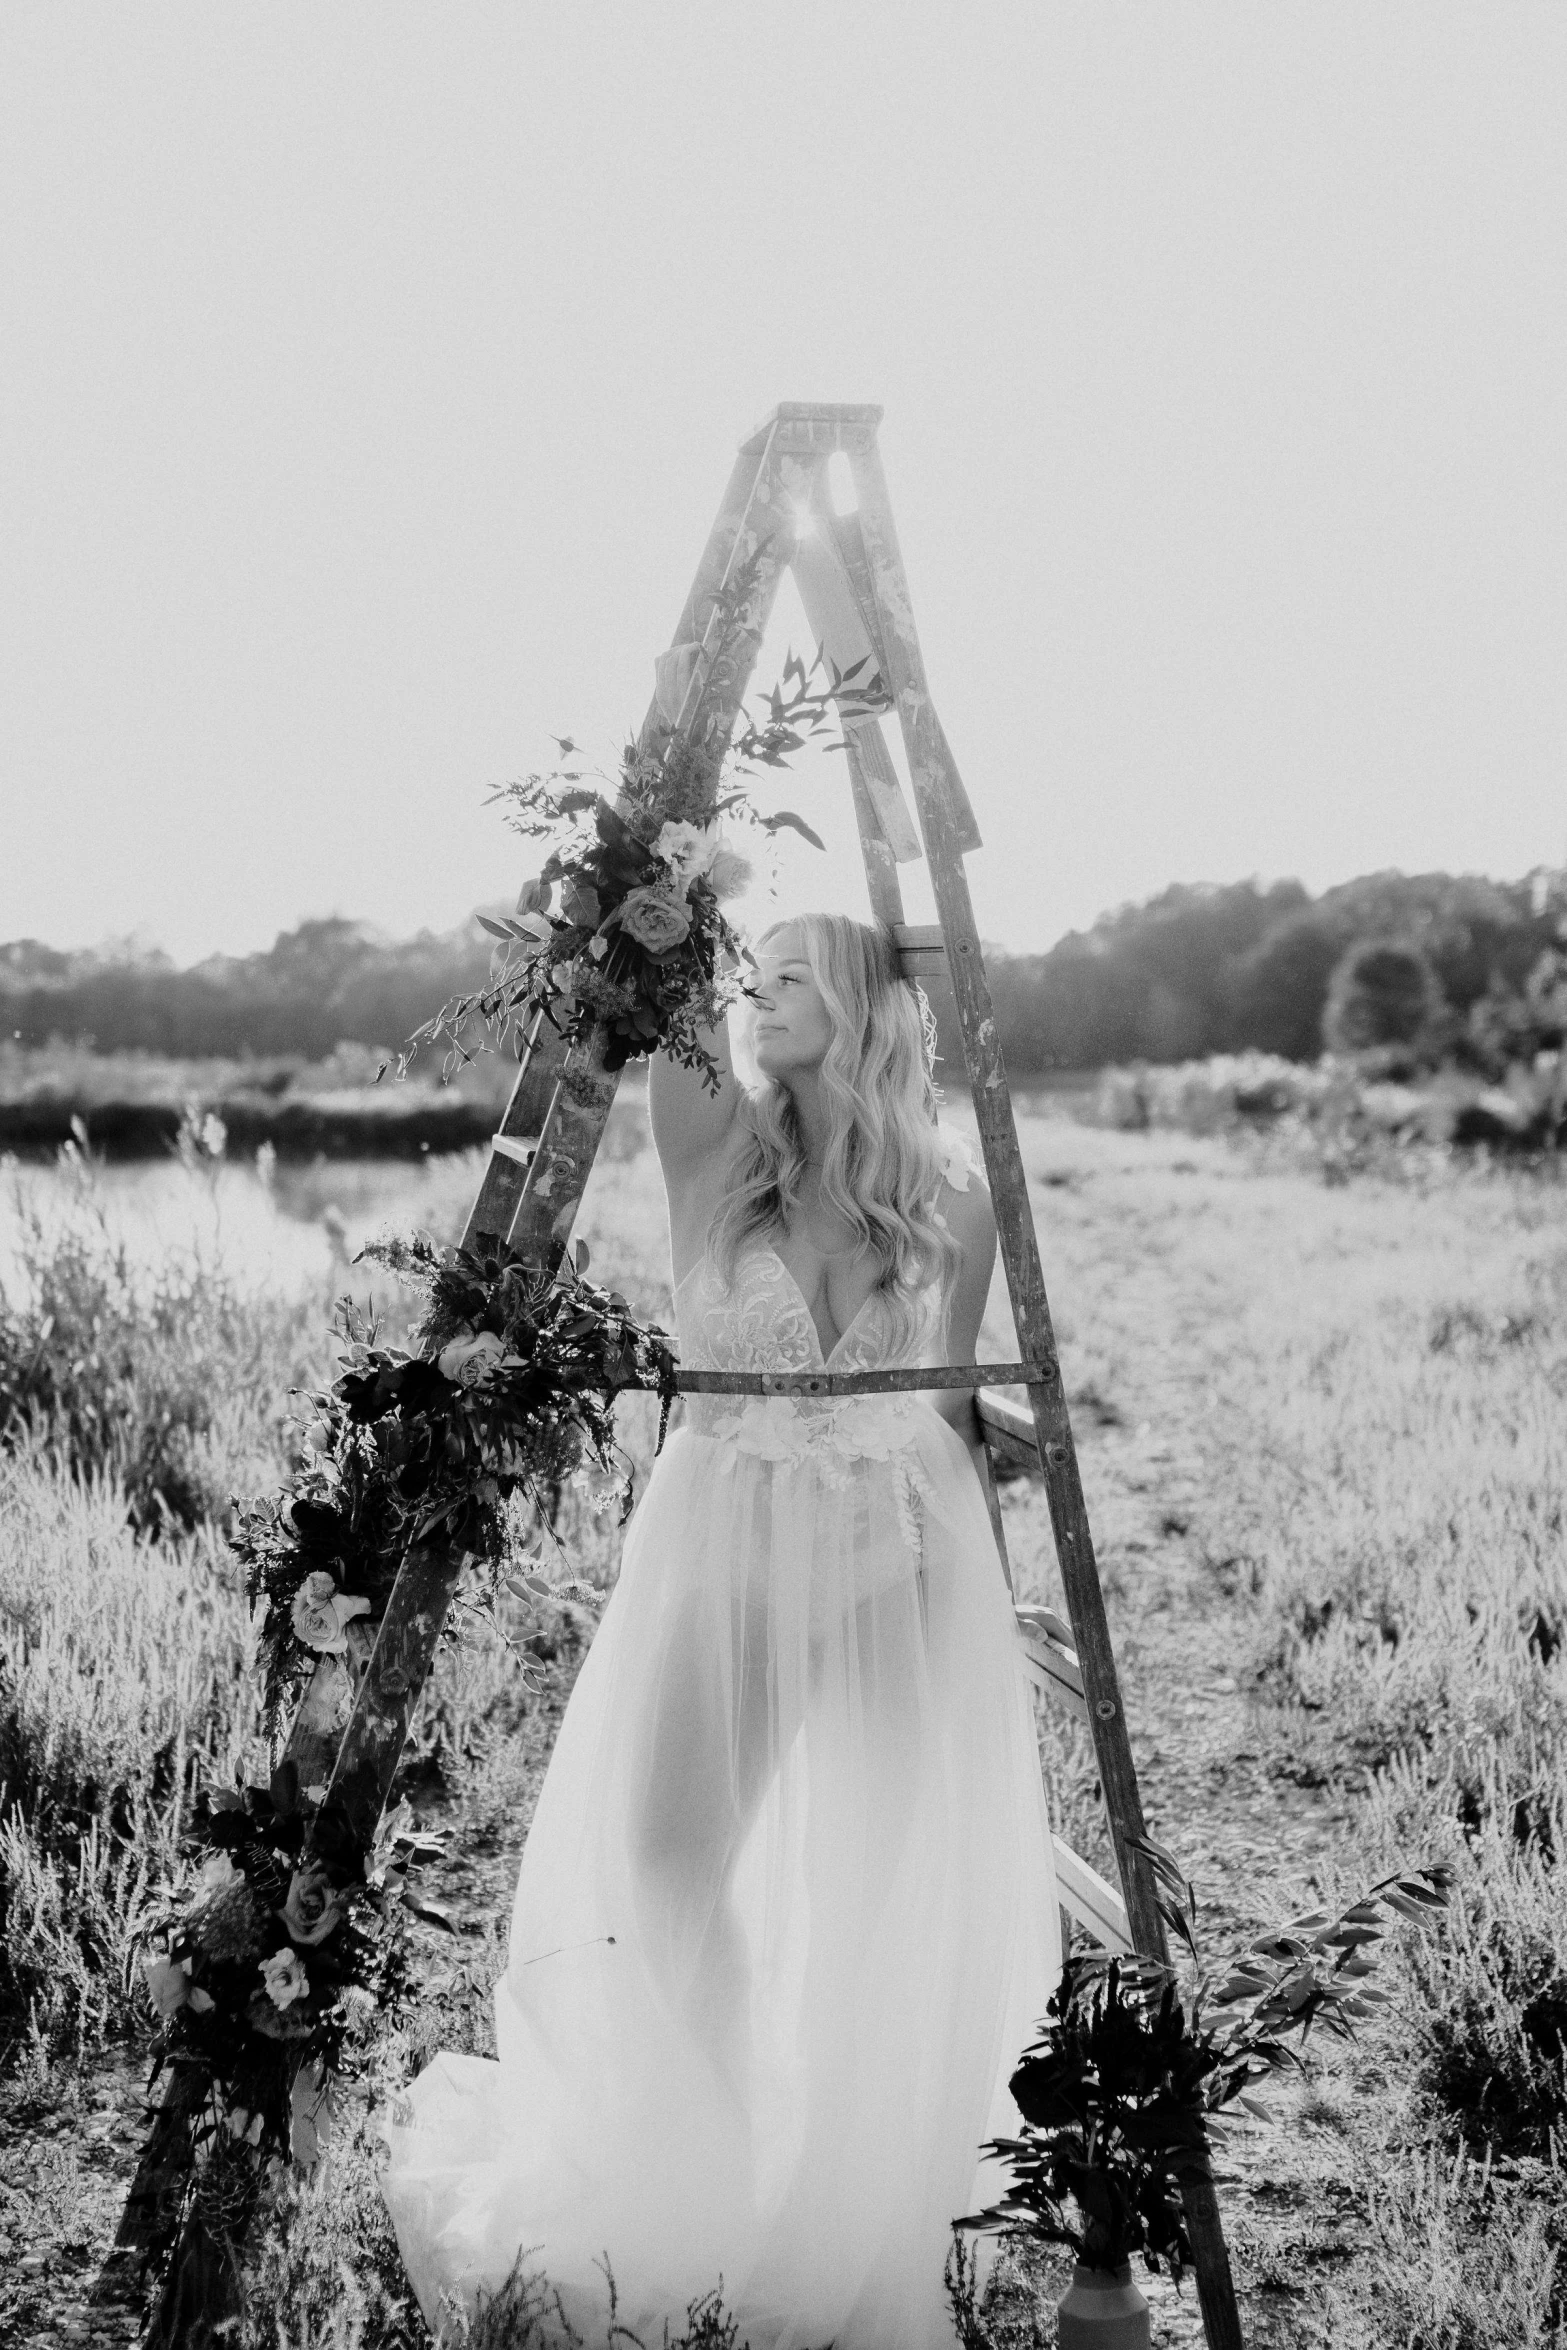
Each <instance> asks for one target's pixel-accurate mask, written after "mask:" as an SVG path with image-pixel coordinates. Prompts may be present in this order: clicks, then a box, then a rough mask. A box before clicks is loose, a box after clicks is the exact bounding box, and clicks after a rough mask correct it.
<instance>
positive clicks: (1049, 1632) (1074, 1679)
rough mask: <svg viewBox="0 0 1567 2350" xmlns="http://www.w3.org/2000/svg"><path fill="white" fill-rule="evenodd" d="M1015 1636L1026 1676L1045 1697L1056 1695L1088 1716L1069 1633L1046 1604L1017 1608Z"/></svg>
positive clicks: (1075, 1654) (1079, 1669)
mask: <svg viewBox="0 0 1567 2350" xmlns="http://www.w3.org/2000/svg"><path fill="white" fill-rule="evenodd" d="M1017 1629H1018V1638H1019V1639H1020V1640H1021V1641H1022V1643H1023V1661H1024V1663H1025V1664H1026V1666H1027V1667H1028V1677H1029V1679H1030V1680H1031V1681H1032V1682H1033V1683H1034V1685H1035V1687H1036V1688H1038V1689H1042V1690H1043V1691H1044V1693H1045V1695H1046V1696H1047V1697H1054V1698H1058V1699H1059V1700H1060V1701H1061V1702H1062V1703H1063V1704H1064V1705H1066V1706H1067V1707H1069V1708H1070V1710H1071V1711H1072V1712H1073V1713H1075V1714H1080V1715H1081V1716H1082V1718H1083V1720H1084V1721H1085V1722H1086V1721H1087V1719H1088V1700H1087V1699H1086V1698H1085V1696H1084V1695H1083V1672H1082V1667H1081V1666H1080V1665H1079V1663H1078V1661H1077V1651H1076V1649H1075V1648H1074V1647H1073V1646H1072V1637H1071V1634H1070V1633H1069V1632H1068V1631H1067V1628H1066V1626H1065V1625H1064V1624H1063V1623H1062V1622H1061V1619H1060V1617H1059V1616H1054V1615H1052V1614H1051V1611H1050V1610H1049V1609H1048V1608H1029V1607H1021V1608H1019V1609H1018V1611H1017Z"/></svg>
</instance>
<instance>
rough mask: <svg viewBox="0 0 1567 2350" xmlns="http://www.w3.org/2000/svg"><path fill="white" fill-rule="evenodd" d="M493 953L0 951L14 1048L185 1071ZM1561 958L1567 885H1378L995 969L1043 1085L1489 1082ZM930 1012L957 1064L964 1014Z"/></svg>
mask: <svg viewBox="0 0 1567 2350" xmlns="http://www.w3.org/2000/svg"><path fill="white" fill-rule="evenodd" d="M493 945H494V942H493V940H492V939H491V938H490V937H489V936H488V935H487V934H486V933H485V932H484V931H483V930H482V929H481V928H480V927H479V925H478V923H477V922H471V923H468V924H465V925H464V926H463V927H462V928H460V929H458V930H455V931H451V932H447V933H445V934H439V935H438V934H436V933H433V932H429V931H425V932H421V933H420V935H419V936H418V937H417V938H414V939H410V940H403V941H399V942H389V941H386V940H384V939H382V938H380V937H379V936H378V935H377V933H375V932H374V931H373V930H372V929H371V928H370V927H369V926H368V925H366V924H364V923H359V922H352V921H347V920H344V919H342V918H340V917H333V918H330V919H325V920H317V921H309V922H303V923H301V924H300V925H299V926H298V928H297V929H295V930H291V931H286V932H284V933H282V934H281V935H280V936H279V937H278V939H277V940H276V942H275V943H274V944H273V945H272V946H271V947H270V948H268V949H267V950H266V951H265V952H264V953H259V954H253V955H245V956H214V957H212V958H211V959H210V960H208V961H207V962H204V963H200V964H197V965H195V966H193V967H192V968H190V969H187V970H179V969H176V968H175V966H174V965H173V963H172V962H171V961H170V960H169V958H168V957H167V956H163V955H159V954H136V955H126V954H123V953H122V954H116V953H114V952H113V951H97V952H94V951H78V952H67V951H63V950H59V949H54V948H50V947H47V946H44V945H42V944H40V943H39V942H38V941H36V940H31V939H24V940H17V941H13V942H12V943H11V944H10V945H3V946H0V1036H9V1037H11V1038H13V1039H14V1040H15V1041H17V1042H18V1043H21V1044H27V1045H44V1044H47V1043H48V1042H49V1041H50V1039H51V1038H59V1039H62V1040H64V1041H68V1042H71V1043H78V1044H81V1043H90V1044H91V1045H92V1047H93V1048H94V1049H95V1050H96V1051H98V1052H102V1053H112V1052H123V1051H140V1052H146V1053H157V1054H166V1055H169V1056H172V1057H176V1058H181V1059H198V1058H205V1057H208V1056H221V1057H224V1058H234V1057H240V1056H243V1055H245V1054H255V1055H257V1056H266V1055H279V1054H288V1055H297V1056H299V1057H300V1058H301V1059H305V1060H319V1059H322V1058H324V1057H325V1056H326V1055H327V1054H329V1053H330V1052H331V1051H332V1050H333V1049H334V1047H335V1046H337V1045H339V1044H341V1043H345V1042H356V1043H360V1044H365V1045H371V1046H378V1047H382V1048H396V1047H397V1046H399V1045H400V1044H401V1043H402V1042H403V1040H404V1039H405V1038H406V1037H408V1036H409V1035H411V1033H412V1032H413V1030H414V1029H415V1028H417V1027H418V1026H419V1025H420V1024H421V1023H422V1022H423V1021H425V1020H427V1019H428V1018H429V1017H430V1015H431V1013H432V1012H433V1011H434V1010H435V1009H436V1008H437V1006H438V1005H439V1004H440V1003H442V1002H443V1001H445V1000H446V998H448V997H449V996H452V995H456V994H458V993H461V992H464V991H467V990H472V989H474V988H476V987H479V986H482V985H483V983H484V981H485V980H486V978H487V977H488V975H489V971H490V958H491V954H492V951H493ZM1564 948H1567V873H1562V872H1551V871H1546V870H1544V869H1541V870H1538V871H1536V872H1534V873H1531V874H1527V875H1525V876H1524V877H1523V878H1522V879H1521V880H1518V881H1489V880H1485V879H1482V878H1480V877H1477V876H1469V875H1463V876H1454V875H1451V874H1445V873H1428V874H1415V875H1406V874H1401V873H1376V874H1369V875H1366V876H1364V877H1362V878H1361V879H1359V880H1355V881H1349V882H1345V883H1343V884H1342V885H1341V886H1340V887H1338V888H1336V889H1330V890H1327V891H1325V892H1324V893H1323V894H1322V895H1321V896H1320V897H1317V898H1313V897H1312V896H1311V895H1310V893H1309V892H1308V891H1307V890H1305V889H1304V888H1303V887H1302V886H1301V884H1300V883H1299V882H1296V881H1280V882H1275V883H1273V884H1271V885H1270V886H1269V887H1267V888H1264V887H1263V886H1262V885H1261V884H1260V883H1258V882H1256V881H1244V882H1235V883H1230V884H1217V883H1177V884H1174V885H1172V886H1171V887H1170V888H1169V889H1166V890H1164V891H1162V892H1161V893H1160V894H1159V896H1157V897H1155V898H1152V899H1150V900H1148V901H1147V902H1146V903H1145V904H1142V905H1135V906H1122V907H1118V908H1116V909H1115V910H1114V911H1113V912H1111V913H1107V914H1104V915H1102V916H1101V917H1100V919H1099V920H1098V921H1097V922H1096V923H1094V925H1093V927H1092V928H1091V929H1089V930H1086V931H1074V932H1072V933H1071V934H1070V935H1069V936H1067V937H1066V938H1063V939H1061V940H1060V941H1059V942H1058V943H1057V944H1056V945H1055V946H1053V947H1052V948H1051V949H1050V950H1049V952H1048V953H1045V954H1033V955H1029V954H1022V955H1020V954H1008V953H1003V952H1000V951H995V950H992V951H990V952H988V954H987V962H988V967H989V971H990V979H991V986H992V990H993V992H994V995H995V1001H996V1013H997V1023H998V1027H999V1031H1000V1035H1001V1042H1002V1048H1003V1051H1004V1053H1005V1055H1006V1059H1007V1065H1008V1067H1009V1069H1010V1070H1011V1071H1013V1073H1014V1074H1016V1075H1018V1076H1020V1077H1039V1076H1043V1075H1045V1074H1047V1073H1048V1072H1050V1071H1053V1070H1074V1069H1095V1068H1102V1067H1105V1066H1106V1065H1108V1064H1111V1063H1126V1062H1133V1061H1150V1062H1169V1061H1184V1060H1194V1059H1200V1058H1204V1057H1206V1056H1207V1055H1209V1054H1212V1053H1228V1052H1239V1051H1245V1050H1248V1049H1255V1050H1258V1051H1262V1052H1269V1053H1279V1054H1282V1055H1283V1056H1285V1057H1286V1058H1288V1059H1291V1060H1300V1061H1309V1060H1314V1059H1315V1058H1316V1057H1317V1055H1318V1054H1319V1053H1320V1052H1321V1051H1322V1050H1323V1047H1324V1044H1325V1043H1327V1044H1331V1045H1335V1046H1336V1047H1337V1048H1338V1049H1346V1050H1353V1049H1365V1048H1372V1049H1387V1050H1390V1051H1392V1052H1394V1053H1395V1054H1397V1053H1402V1054H1403V1056H1404V1058H1405V1059H1406V1060H1407V1059H1413V1060H1415V1061H1417V1062H1418V1061H1421V1060H1424V1061H1426V1062H1434V1061H1435V1060H1438V1059H1440V1058H1443V1057H1449V1056H1451V1057H1456V1058H1458V1059H1460V1060H1463V1059H1467V1060H1469V1061H1470V1062H1472V1063H1473V1064H1474V1065H1477V1066H1490V1065H1492V1064H1493V1063H1495V1062H1496V1061H1497V1060H1498V1059H1501V1060H1503V1061H1505V1060H1506V1059H1508V1058H1510V1057H1516V1056H1517V1055H1518V1054H1519V1053H1522V1052H1526V1051H1527V1050H1529V1049H1531V1048H1538V1047H1539V1045H1541V1044H1542V1043H1543V1044H1544V1045H1546V1046H1549V1045H1550V1044H1551V1043H1552V1042H1553V1035H1552V1023H1553V1022H1554V1021H1556V1020H1557V1018H1558V1014H1559V1012H1560V1008H1561V1004H1562V1002H1563V1001H1567V955H1564V952H1563V950H1564ZM942 992H944V991H942ZM937 1013H938V1020H939V1022H940V1025H941V1028H942V1032H943V1033H942V1041H943V1052H944V1056H945V1058H946V1061H947V1064H948V1067H949V1068H953V1069H955V1068H957V1067H960V1066H961V1051H960V1048H959V1045H958V1040H957V1037H956V1034H955V1031H954V1028H953V1024H952V1021H951V1017H950V1007H946V1008H945V1009H944V1008H943V1006H942V1005H941V1004H940V1002H939V1001H938V1003H937ZM1325 1023H1326V1030H1327V1031H1331V1033H1327V1032H1326V1031H1325ZM1554 1041H1556V1042H1558V1043H1559V1042H1560V1038H1559V1037H1556V1038H1555V1039H1554Z"/></svg>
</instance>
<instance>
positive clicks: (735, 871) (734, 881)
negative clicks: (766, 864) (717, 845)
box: [707, 848, 753, 904]
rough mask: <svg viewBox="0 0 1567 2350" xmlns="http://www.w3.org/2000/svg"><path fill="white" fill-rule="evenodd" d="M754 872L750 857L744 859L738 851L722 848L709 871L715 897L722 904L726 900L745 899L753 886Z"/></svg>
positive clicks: (709, 879)
mask: <svg viewBox="0 0 1567 2350" xmlns="http://www.w3.org/2000/svg"><path fill="white" fill-rule="evenodd" d="M752 871H753V869H752V865H751V860H750V858H749V857H742V856H741V854H740V852H739V850H738V849H731V848H721V849H720V850H719V851H718V854H717V855H716V856H715V857H714V859H713V862H712V863H711V865H709V867H708V869H707V878H708V883H709V885H710V887H711V889H712V892H713V895H714V897H715V898H717V899H718V901H719V903H720V904H722V903H723V901H724V900H725V899H726V898H740V897H744V895H745V893H746V891H747V890H748V889H749V888H750V886H751V881H752Z"/></svg>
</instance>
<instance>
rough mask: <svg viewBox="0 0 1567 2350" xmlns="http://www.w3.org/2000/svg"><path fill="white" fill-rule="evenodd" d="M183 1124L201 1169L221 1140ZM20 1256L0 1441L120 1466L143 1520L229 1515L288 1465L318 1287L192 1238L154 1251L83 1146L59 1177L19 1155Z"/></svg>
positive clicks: (83, 1462)
mask: <svg viewBox="0 0 1567 2350" xmlns="http://www.w3.org/2000/svg"><path fill="white" fill-rule="evenodd" d="M200 1137H201V1130H200V1129H192V1130H190V1131H188V1132H186V1133H185V1134H184V1135H183V1136H182V1144H183V1148H184V1156H185V1161H186V1171H187V1174H188V1175H189V1178H190V1180H191V1181H192V1183H195V1184H199V1183H200V1182H201V1180H202V1178H203V1170H204V1169H205V1170H206V1171H207V1172H209V1173H210V1172H211V1171H213V1170H214V1169H215V1167H216V1164H217V1161H218V1160H220V1159H221V1154H222V1130H221V1128H220V1127H217V1125H216V1122H215V1121H208V1126H207V1139H206V1142H205V1143H204V1142H203V1141H202V1140H201V1138H200ZM11 1185H12V1193H11V1199H10V1203H9V1205H10V1220H11V1224H12V1230H13V1253H14V1255H15V1257H16V1259H17V1262H18V1265H19V1269H20V1279H19V1280H18V1281H17V1282H16V1284H15V1287H16V1294H15V1295H11V1294H9V1293H7V1292H6V1291H5V1290H3V1289H0V1443H9V1444H14V1443H16V1442H17V1441H18V1440H19V1439H20V1437H21V1436H22V1435H23V1434H24V1433H27V1432H31V1433H33V1434H35V1435H39V1436H42V1437H44V1438H46V1439H47V1441H48V1442H49V1443H50V1444H52V1445H53V1446H54V1448H55V1449H56V1450H57V1452H58V1453H59V1454H60V1456H61V1458H62V1459H64V1460H66V1461H68V1462H69V1463H70V1464H71V1465H72V1467H73V1468H75V1469H76V1470H77V1471H79V1472H81V1473H83V1474H91V1473H92V1472H94V1471H97V1470H112V1471H113V1472H114V1474H115V1475H116V1476H117V1477H118V1478H119V1479H120V1481H121V1482H122V1484H123V1486H124V1489H125V1496H126V1503H127V1507H128V1508H129V1510H130V1513H131V1516H132V1518H133V1519H134V1521H135V1522H136V1523H137V1524H138V1525H140V1526H147V1527H156V1526H162V1525H170V1524H174V1525H180V1526H193V1525H196V1524H198V1523H199V1522H200V1521H201V1520H202V1519H204V1518H216V1519H218V1520H220V1521H221V1520H223V1519H225V1518H226V1516H227V1513H228V1505H229V1500H230V1497H231V1495H232V1494H233V1493H234V1492H235V1491H236V1490H239V1491H244V1490H246V1489H247V1488H248V1487H249V1486H250V1485H252V1484H253V1483H257V1482H265V1481H266V1479H267V1478H268V1477H270V1476H271V1475H272V1474H273V1473H274V1471H275V1467H276V1462H277V1457H278V1451H279V1445H280V1440H281V1434H282V1429H283V1424H284V1421H285V1419H286V1417H287V1401H286V1397H287V1390H288V1388H289V1387H290V1386H291V1385H294V1384H297V1383H298V1382H300V1381H302V1380H304V1379H306V1378H308V1377H309V1375H310V1373H311V1371H312V1370H313V1369H314V1368H315V1366H316V1365H317V1364H318V1362H319V1360H320V1358H321V1354H322V1341H323V1338H324V1335H325V1334H324V1332H323V1331H322V1329H321V1328H320V1326H319V1323H320V1316H319V1313H318V1310H317V1306H316V1304H315V1301H313V1300H303V1299H298V1298H294V1299H290V1298H280V1297H278V1296H276V1295H275V1294H273V1293H272V1292H270V1291H268V1290H265V1289H256V1288H252V1287H250V1286H247V1285H246V1284H244V1283H243V1282H241V1280H240V1279H239V1278H238V1277H237V1275H236V1273H235V1272H234V1270H233V1269H232V1267H231V1266H230V1265H229V1264H228V1263H227V1262H226V1260H225V1258H224V1256H223V1254H222V1252H221V1249H220V1248H216V1247H209V1246H204V1245H202V1244H201V1243H200V1242H198V1241H196V1240H194V1239H193V1240H192V1241H191V1242H190V1243H189V1245H188V1246H186V1247H185V1248H183V1249H171V1250H168V1251H166V1252H165V1253H164V1254H162V1255H161V1256H159V1257H157V1258H156V1259H154V1260H153V1261H151V1262H150V1263H149V1262H147V1261H145V1260H141V1259H138V1258H137V1257H136V1256H135V1255H133V1253H132V1251H131V1250H130V1248H129V1247H128V1245H127V1243H126V1241H125V1239H124V1238H123V1236H122V1235H120V1234H119V1233H117V1232H116V1230H115V1227H114V1223H113V1219H112V1217H111V1215H110V1213H109V1205H108V1201H107V1198H106V1195H105V1192H104V1189H103V1186H102V1181H101V1171H100V1169H99V1168H98V1166H97V1165H96V1163H95V1162H94V1161H93V1160H92V1159H90V1158H89V1157H87V1156H86V1155H84V1153H83V1152H82V1151H81V1150H80V1149H79V1148H78V1147H77V1146H76V1145H75V1144H67V1145H66V1147H65V1149H64V1150H63V1151H62V1152H61V1154H60V1161H59V1167H58V1170H57V1173H56V1175H55V1177H54V1179H53V1181H52V1182H51V1183H50V1184H49V1185H48V1186H47V1188H45V1187H44V1186H42V1185H40V1184H39V1183H38V1182H36V1181H33V1182H29V1181H28V1180H27V1179H26V1178H25V1177H24V1176H23V1175H22V1174H21V1172H20V1171H19V1170H17V1169H15V1168H14V1166H13V1169H12V1176H11Z"/></svg>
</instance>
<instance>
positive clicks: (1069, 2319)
mask: <svg viewBox="0 0 1567 2350" xmlns="http://www.w3.org/2000/svg"><path fill="white" fill-rule="evenodd" d="M1151 2339H1152V2337H1151V2335H1150V2334H1149V2331H1148V2304H1147V2302H1146V2301H1145V2300H1144V2299H1143V2296H1142V2294H1141V2293H1140V2292H1139V2291H1138V2289H1137V2287H1136V2286H1135V2285H1134V2284H1133V2282H1132V2264H1131V2262H1130V2261H1129V2260H1126V2261H1123V2262H1122V2263H1121V2266H1120V2267H1119V2268H1118V2269H1114V2270H1111V2269H1107V2268H1085V2267H1084V2266H1083V2264H1082V2262H1081V2261H1080V2262H1079V2263H1078V2265H1077V2267H1076V2268H1075V2269H1074V2270H1073V2271H1072V2282H1071V2283H1070V2285H1068V2287H1067V2289H1066V2291H1065V2293H1064V2294H1063V2295H1062V2297H1061V2299H1060V2300H1059V2301H1058V2302H1057V2303H1056V2340H1057V2341H1058V2342H1059V2344H1060V2346H1061V2350H1149V2345H1150V2342H1151Z"/></svg>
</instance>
